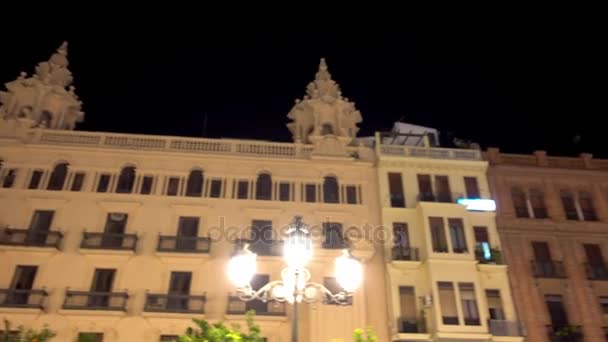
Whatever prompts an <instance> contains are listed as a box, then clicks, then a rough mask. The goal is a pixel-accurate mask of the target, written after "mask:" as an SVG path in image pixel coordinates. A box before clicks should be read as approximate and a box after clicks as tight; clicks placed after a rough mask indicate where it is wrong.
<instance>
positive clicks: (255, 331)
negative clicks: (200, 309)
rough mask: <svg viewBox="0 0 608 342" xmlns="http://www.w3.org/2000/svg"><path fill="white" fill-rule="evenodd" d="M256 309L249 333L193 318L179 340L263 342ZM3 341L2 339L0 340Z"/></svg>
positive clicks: (250, 315)
mask: <svg viewBox="0 0 608 342" xmlns="http://www.w3.org/2000/svg"><path fill="white" fill-rule="evenodd" d="M254 317H255V311H253V310H250V311H248V312H247V316H246V319H247V333H245V332H242V331H241V328H240V326H239V325H238V324H234V325H232V326H231V327H227V326H226V325H225V324H224V323H223V322H220V323H215V324H211V323H209V322H207V321H206V320H202V319H193V320H192V321H193V322H194V323H195V324H196V326H197V327H196V328H188V330H186V333H185V334H184V335H180V336H179V338H178V341H179V342H262V337H261V336H260V327H259V326H258V325H257V324H255V323H254V321H253V319H254ZM0 342H1V341H0Z"/></svg>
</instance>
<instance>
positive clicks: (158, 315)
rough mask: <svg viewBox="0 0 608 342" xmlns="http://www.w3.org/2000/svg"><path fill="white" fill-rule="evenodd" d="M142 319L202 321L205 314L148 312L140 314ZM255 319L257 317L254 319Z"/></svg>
mask: <svg viewBox="0 0 608 342" xmlns="http://www.w3.org/2000/svg"><path fill="white" fill-rule="evenodd" d="M141 316H142V317H149V318H178V319H183V318H184V317H187V318H190V317H196V319H204V318H205V314H202V313H192V312H187V313H181V312H180V313H177V312H148V311H143V312H142V313H141ZM256 319H257V317H256Z"/></svg>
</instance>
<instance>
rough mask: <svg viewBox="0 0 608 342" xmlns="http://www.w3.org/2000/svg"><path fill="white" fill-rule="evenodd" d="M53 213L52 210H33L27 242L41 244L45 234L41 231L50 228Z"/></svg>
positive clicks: (44, 240) (46, 230)
mask: <svg viewBox="0 0 608 342" xmlns="http://www.w3.org/2000/svg"><path fill="white" fill-rule="evenodd" d="M54 215H55V212H54V211H52V210H36V211H35V212H34V215H33V216H32V221H31V222H30V234H29V236H28V242H30V243H41V244H44V243H45V242H46V238H47V234H44V233H42V232H48V231H49V230H50V229H51V223H52V222H53V216H54Z"/></svg>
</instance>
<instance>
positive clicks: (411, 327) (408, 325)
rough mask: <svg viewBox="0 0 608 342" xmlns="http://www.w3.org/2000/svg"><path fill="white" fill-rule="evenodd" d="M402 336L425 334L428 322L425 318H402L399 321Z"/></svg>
mask: <svg viewBox="0 0 608 342" xmlns="http://www.w3.org/2000/svg"><path fill="white" fill-rule="evenodd" d="M399 333H400V334H425V333H426V321H425V320H424V319H423V318H418V319H416V318H401V319H399Z"/></svg>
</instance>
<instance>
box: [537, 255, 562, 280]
mask: <svg viewBox="0 0 608 342" xmlns="http://www.w3.org/2000/svg"><path fill="white" fill-rule="evenodd" d="M531 265H532V273H533V274H534V276H535V277H536V278H558V279H559V278H566V271H565V269H564V264H563V263H562V262H561V261H538V260H533V261H532V262H531Z"/></svg>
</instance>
